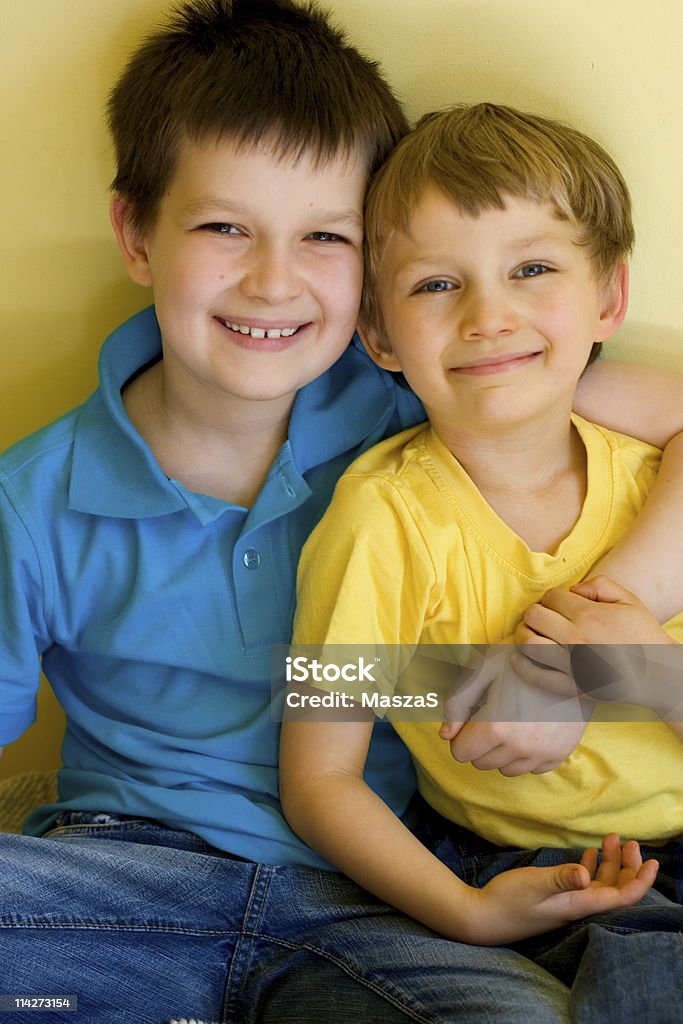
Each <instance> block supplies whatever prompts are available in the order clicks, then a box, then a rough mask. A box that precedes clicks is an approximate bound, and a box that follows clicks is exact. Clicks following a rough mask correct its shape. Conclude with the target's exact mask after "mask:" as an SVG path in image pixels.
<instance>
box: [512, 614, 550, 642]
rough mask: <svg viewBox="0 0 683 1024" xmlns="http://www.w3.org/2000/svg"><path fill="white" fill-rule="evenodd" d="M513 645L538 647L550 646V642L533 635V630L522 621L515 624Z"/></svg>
mask: <svg viewBox="0 0 683 1024" xmlns="http://www.w3.org/2000/svg"><path fill="white" fill-rule="evenodd" d="M515 643H516V644H517V645H518V646H524V645H525V644H530V645H531V644H533V645H536V646H540V645H541V644H551V643H552V640H548V638H547V637H545V636H539V635H538V633H534V631H533V629H531V627H530V626H528V625H527V623H526V622H524V620H522V621H521V622H519V623H517V628H516V629H515Z"/></svg>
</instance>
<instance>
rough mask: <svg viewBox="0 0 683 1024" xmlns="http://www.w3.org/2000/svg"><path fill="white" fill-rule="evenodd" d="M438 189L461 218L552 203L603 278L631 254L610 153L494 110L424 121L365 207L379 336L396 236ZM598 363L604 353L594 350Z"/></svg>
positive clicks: (371, 320) (560, 127) (368, 302)
mask: <svg viewBox="0 0 683 1024" xmlns="http://www.w3.org/2000/svg"><path fill="white" fill-rule="evenodd" d="M428 185H433V186H435V187H436V188H438V189H439V190H440V191H441V192H443V194H444V195H445V196H446V197H447V198H448V199H451V200H452V201H453V202H454V203H455V204H456V205H457V206H458V207H459V208H460V209H461V210H462V211H463V212H464V213H467V214H470V215H473V216H476V215H477V214H479V213H481V212H482V211H483V210H487V209H503V208H504V207H505V197H506V195H512V196H518V197H522V198H525V199H533V200H537V201H538V202H551V203H553V204H554V206H555V208H556V210H557V215H558V216H559V217H561V218H562V219H565V220H569V221H572V222H574V223H575V224H576V226H577V242H578V243H579V244H581V245H585V246H586V247H587V249H588V252H589V254H590V257H591V259H592V260H594V262H595V267H596V270H597V272H598V274H599V275H600V276H601V277H605V278H608V277H609V276H610V274H611V273H612V272H613V271H614V270H615V269H616V267H617V265H618V264H619V262H620V261H621V260H623V259H625V258H626V257H627V256H628V254H629V253H630V252H631V249H632V248H633V242H634V231H633V222H632V218H631V199H630V196H629V192H628V188H627V186H626V183H625V182H624V179H623V177H622V175H621V173H620V171H619V169H618V167H617V166H616V164H615V163H614V161H613V160H612V158H611V157H610V156H609V154H607V153H606V152H605V150H604V149H603V148H602V147H601V146H599V145H598V144H597V142H594V141H593V140H592V139H590V138H588V136H586V135H583V134H582V133H581V132H579V131H576V130H575V129H574V128H570V127H568V126H567V125H564V124H562V123H560V122H558V121H552V120H550V119H548V118H544V117H537V116H535V115H533V114H526V113H522V112H520V111H518V110H514V109H512V108H511V107H504V106H497V105H496V104H493V103H480V104H477V105H476V106H464V105H461V106H456V107H452V108H450V109H448V110H444V111H435V112H433V113H431V114H427V115H425V117H423V118H422V119H421V120H420V121H419V122H418V124H417V126H416V128H415V129H414V131H412V132H411V133H410V135H408V136H407V137H406V138H404V139H403V141H402V142H401V143H399V145H398V146H397V148H396V149H395V150H394V152H393V153H392V154H391V156H390V157H389V159H388V160H387V162H386V163H385V164H384V166H383V167H382V168H381V170H380V171H379V173H378V174H377V176H376V177H375V180H374V181H373V183H372V185H371V187H370V190H369V193H368V199H367V204H366V216H365V240H366V281H365V289H364V295H363V306H362V310H361V317H362V319H363V320H364V322H365V323H367V324H368V325H371V326H375V327H376V328H379V329H380V330H381V326H382V322H381V314H380V311H379V309H378V307H377V301H376V295H375V289H376V281H377V274H378V269H379V265H380V264H381V260H382V254H383V252H384V248H385V245H386V243H387V240H388V238H389V235H390V234H391V232H392V231H393V230H395V229H398V230H400V231H402V232H407V231H408V230H409V225H410V215H411V211H412V210H413V209H414V207H415V206H416V205H417V203H418V202H419V200H420V197H421V196H422V194H423V192H424V190H425V188H426V187H427V186H428ZM593 349H594V351H593V352H592V353H591V359H590V360H589V361H592V360H593V359H594V358H595V357H596V356H597V354H598V352H599V349H600V346H599V345H594V346H593Z"/></svg>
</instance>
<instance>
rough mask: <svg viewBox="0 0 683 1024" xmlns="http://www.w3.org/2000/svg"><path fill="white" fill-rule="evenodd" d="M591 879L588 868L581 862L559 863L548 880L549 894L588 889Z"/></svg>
mask: <svg viewBox="0 0 683 1024" xmlns="http://www.w3.org/2000/svg"><path fill="white" fill-rule="evenodd" d="M590 881H591V879H590V874H589V873H588V870H587V869H586V868H585V867H583V866H582V865H581V864H559V865H558V866H557V867H556V868H553V869H552V874H551V875H550V876H549V878H548V880H547V886H548V896H552V895H553V894H554V893H558V892H574V891H575V890H577V889H587V888H588V886H589V885H590Z"/></svg>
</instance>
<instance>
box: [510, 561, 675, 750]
mask: <svg viewBox="0 0 683 1024" xmlns="http://www.w3.org/2000/svg"><path fill="white" fill-rule="evenodd" d="M517 639H518V642H519V643H520V644H522V645H528V646H527V647H526V649H527V651H531V653H532V654H534V652H535V651H536V650H540V651H541V652H543V651H544V650H545V647H544V646H541V647H538V646H537V645H544V644H545V643H547V641H548V640H551V641H554V644H560V645H562V648H561V649H562V650H564V649H565V648H566V647H568V646H571V645H579V647H578V648H577V653H578V654H580V653H581V648H582V647H586V648H587V649H588V650H589V649H590V647H591V646H594V645H603V646H604V645H607V647H604V650H603V652H602V658H599V657H598V658H592V659H591V682H590V685H587V683H586V680H585V679H583V678H579V677H578V676H577V683H578V685H579V687H580V688H581V689H582V690H583V691H584V693H587V694H588V696H589V697H591V698H593V699H594V700H595V701H602V702H604V701H616V702H618V703H630V704H639V705H642V706H646V707H649V708H651V709H652V710H653V711H655V713H656V714H658V715H659V716H660V718H662V720H663V721H665V722H666V724H667V725H668V726H669V728H670V729H671V730H672V732H674V733H675V735H676V736H678V737H679V739H683V721H680V720H679V719H683V671H681V669H682V668H683V652H682V651H681V650H679V646H680V645H679V644H677V643H676V642H675V641H674V640H672V638H671V637H670V636H669V635H668V634H667V633H665V631H664V630H663V629H662V627H661V626H660V625H659V623H658V622H657V620H656V619H655V618H654V616H653V615H651V614H650V612H649V610H648V609H647V608H646V607H645V605H644V604H643V603H642V602H641V601H639V600H638V598H637V597H636V596H635V595H634V594H631V593H629V591H628V590H625V589H624V588H623V587H621V586H619V584H617V583H615V582H614V581H613V580H610V579H608V578H607V577H605V576H594V577H592V578H591V579H590V580H586V581H584V582H583V583H578V584H576V586H574V587H571V588H570V589H569V590H562V589H557V590H550V591H548V593H547V594H545V596H544V597H543V599H542V600H541V601H540V602H539V604H535V605H532V606H531V607H530V608H528V609H527V611H526V612H525V613H524V621H523V624H522V625H521V626H520V628H519V629H518V631H517ZM585 660H586V659H584V661H585ZM514 664H515V669H516V671H517V672H518V673H519V675H520V676H522V677H523V678H524V679H525V681H526V682H527V683H529V684H530V685H536V686H545V687H547V688H550V689H554V692H557V693H564V694H568V693H569V692H570V691H571V690H572V689H573V692H574V693H576V684H574V682H573V680H572V679H571V675H568V674H567V672H566V670H565V671H564V672H563V673H557V672H553V671H550V672H547V671H545V670H541V669H540V668H539V667H538V666H537V665H534V664H533V662H529V661H528V660H527V659H525V658H523V657H521V656H519V657H518V656H515V658H514ZM572 664H573V667H574V670H575V673H576V667H577V662H576V660H575V658H574V657H573V659H572ZM580 675H582V676H583V673H580ZM615 679H616V680H617V683H616V685H615V683H614V682H613V680H615ZM598 684H599V685H598Z"/></svg>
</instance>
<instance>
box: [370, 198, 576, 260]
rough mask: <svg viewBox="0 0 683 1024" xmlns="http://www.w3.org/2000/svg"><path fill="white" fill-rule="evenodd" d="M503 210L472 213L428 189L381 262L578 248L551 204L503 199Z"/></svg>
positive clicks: (391, 235)
mask: <svg viewBox="0 0 683 1024" xmlns="http://www.w3.org/2000/svg"><path fill="white" fill-rule="evenodd" d="M501 199H502V204H503V205H502V206H501V207H500V208H498V207H493V208H491V207H487V208H484V209H480V210H478V211H477V212H474V213H472V212H469V211H467V210H464V209H463V208H462V207H461V206H459V205H458V202H457V200H456V199H455V198H453V197H450V196H447V195H446V194H445V193H444V192H442V191H441V190H440V189H438V188H437V187H436V186H433V185H429V186H428V187H427V188H425V189H424V191H423V192H422V194H421V195H420V196H419V198H418V200H417V202H416V203H415V204H414V206H413V209H412V211H411V212H410V213H409V215H408V216H407V217H406V219H405V226H404V227H394V228H393V229H392V230H391V231H390V232H388V233H387V235H386V243H385V247H384V253H383V262H384V261H385V260H387V261H389V262H396V261H397V260H398V261H399V262H406V261H409V260H413V259H422V258H425V259H426V258H429V257H431V256H436V257H440V256H451V255H453V254H454V253H458V254H460V253H464V254H469V253H472V254H474V253H475V252H480V251H481V250H482V249H494V248H495V249H505V248H519V249H522V248H524V247H526V246H531V245H533V244H535V243H537V242H539V243H540V242H548V243H557V244H572V245H573V244H575V243H576V242H577V241H578V239H577V226H576V225H575V224H574V223H573V222H570V221H569V220H567V218H566V217H564V216H563V215H562V214H561V213H560V212H559V210H558V208H557V207H556V206H555V204H554V203H552V202H549V201H548V202H546V201H541V202H539V201H537V200H535V199H530V198H526V197H520V196H513V195H504V196H502V197H501Z"/></svg>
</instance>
